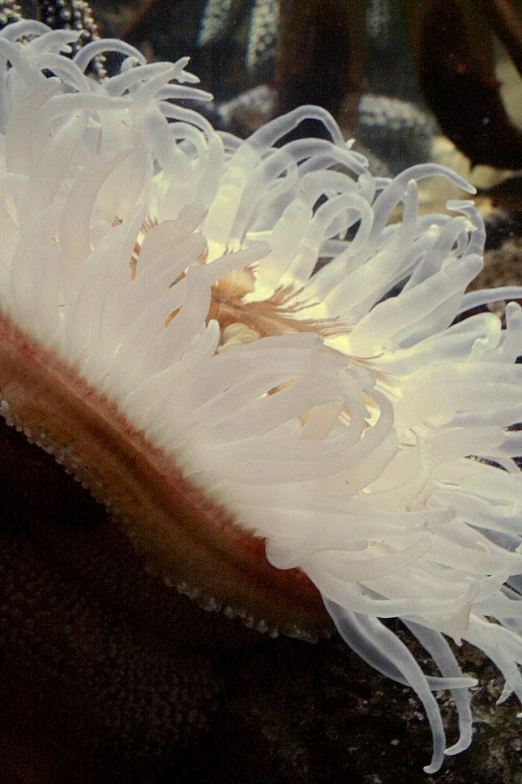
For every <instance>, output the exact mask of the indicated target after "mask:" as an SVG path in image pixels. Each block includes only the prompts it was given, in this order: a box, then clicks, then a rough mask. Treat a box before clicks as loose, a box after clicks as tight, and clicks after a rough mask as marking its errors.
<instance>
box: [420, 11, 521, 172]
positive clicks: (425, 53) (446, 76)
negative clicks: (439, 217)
mask: <svg viewBox="0 0 522 784" xmlns="http://www.w3.org/2000/svg"><path fill="white" fill-rule="evenodd" d="M412 2H413V0H412ZM410 5H411V3H410ZM419 5H420V9H421V10H419V11H418V12H417V13H418V15H419V18H417V17H415V20H416V24H413V23H412V24H411V25H410V30H411V31H412V32H415V31H417V35H418V39H417V40H416V44H414V51H415V52H416V54H417V65H418V70H419V76H420V80H421V85H422V89H423V92H424V96H425V98H426V100H427V102H428V104H429V106H430V109H431V110H432V111H433V112H434V114H435V116H436V118H437V120H438V122H439V124H440V126H441V128H442V130H443V132H444V133H445V134H446V136H448V138H450V139H451V141H453V142H454V144H456V146H457V147H458V148H459V149H460V150H461V151H462V152H463V153H464V154H465V155H467V156H468V158H469V159H470V161H471V163H472V165H475V164H487V165H489V166H495V167H498V168H504V169H519V168H522V133H521V132H520V130H519V129H518V128H517V127H516V126H515V125H514V124H513V123H512V122H511V120H510V119H509V117H508V115H507V113H506V111H505V109H504V105H503V103H502V99H501V95H500V90H499V84H498V82H497V80H496V78H495V75H494V71H493V61H492V57H491V54H490V52H491V41H490V40H489V38H488V35H487V27H486V28H484V25H485V19H484V17H483V16H482V14H481V13H480V9H479V8H478V7H477V6H476V4H472V6H471V10H470V4H469V2H468V1H467V0H435V2H433V0H432V2H423V3H421V4H419ZM421 14H422V15H421ZM420 15H421V16H420Z"/></svg>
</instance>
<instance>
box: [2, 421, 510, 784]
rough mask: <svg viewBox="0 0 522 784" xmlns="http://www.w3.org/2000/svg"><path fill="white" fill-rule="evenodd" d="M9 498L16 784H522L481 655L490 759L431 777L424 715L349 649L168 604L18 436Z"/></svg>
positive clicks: (11, 743)
mask: <svg viewBox="0 0 522 784" xmlns="http://www.w3.org/2000/svg"><path fill="white" fill-rule="evenodd" d="M0 484H1V487H0V492H1V498H2V523H1V539H0V579H1V592H2V598H1V602H0V607H1V609H0V629H1V639H2V646H1V660H0V662H1V663H0V677H1V682H0V731H1V734H2V737H1V741H2V742H1V746H0V748H1V749H2V751H1V752H0V754H1V761H0V781H2V782H4V781H5V782H9V784H16V783H17V782H20V783H22V782H38V783H39V784H40V782H42V784H46V783H47V782H50V784H55V783H56V782H60V784H61V782H64V784H65V782H71V784H74V782H92V781H107V782H117V781H128V782H144V783H145V782H150V784H152V783H153V782H167V781H168V782H171V781H173V780H175V781H178V782H188V781H197V782H201V783H202V784H204V783H207V784H212V783H217V782H228V781H235V782H245V783H246V782H252V783H253V784H268V782H296V783H298V784H301V782H302V784H312V782H325V783H327V782H328V783H330V784H332V783H334V782H344V781H349V782H361V784H378V783H379V782H384V783H385V784H387V783H388V782H390V784H391V783H392V782H397V781H406V780H408V781H411V782H428V784H429V782H431V781H435V780H436V781H438V782H440V784H450V783H454V784H472V783H473V782H475V783H476V784H482V783H484V784H486V782H488V784H501V782H502V783H503V782H506V781H510V782H522V773H521V771H522V767H521V751H522V742H521V740H520V729H519V723H518V721H517V719H516V718H515V714H516V708H515V704H514V702H513V701H512V700H511V701H510V702H509V703H508V705H506V706H501V707H497V706H495V705H494V701H495V698H496V697H497V696H498V693H499V685H500V684H499V681H498V679H497V678H496V673H495V671H494V669H493V668H492V667H491V666H490V665H489V664H487V663H484V662H483V661H482V659H481V657H480V656H478V655H474V654H473V652H472V651H471V650H470V649H466V650H465V651H464V652H463V653H464V664H465V669H466V671H468V672H470V673H477V674H478V675H479V677H480V678H481V683H482V684H483V685H482V687H481V688H480V689H478V693H477V695H476V698H475V700H474V706H475V715H476V717H477V722H476V726H475V730H476V731H475V741H474V744H473V746H472V748H471V750H470V751H468V752H466V753H464V754H462V755H460V756H459V757H457V758H453V759H450V760H448V762H447V763H446V765H445V767H444V769H443V771H442V772H441V773H440V774H439V775H438V776H437V777H433V778H432V777H427V776H426V775H425V774H424V773H423V772H422V766H423V765H424V764H427V763H428V762H429V758H430V753H431V736H430V732H429V728H428V726H427V722H426V719H425V718H424V715H423V712H422V710H421V709H420V707H419V703H418V701H417V700H416V699H415V698H414V696H413V695H412V693H411V692H410V691H409V690H408V689H404V688H402V687H400V686H397V685H395V684H393V683H391V682H390V681H386V680H384V679H383V678H381V677H380V676H378V675H377V674H376V673H374V672H373V671H372V670H370V669H369V668H368V667H366V666H365V665H364V664H363V663H362V662H361V661H360V660H359V659H358V658H357V657H356V656H354V655H353V654H351V653H350V652H349V651H348V650H347V649H346V647H345V646H344V645H343V644H342V643H341V641H340V640H339V639H337V638H334V639H332V640H330V641H326V642H322V643H320V644H318V645H313V646H312V645H307V644H305V643H300V642H297V641H293V640H288V639H280V640H269V639H266V638H264V637H263V636H262V635H260V634H258V633H257V632H250V631H248V630H245V629H242V628H241V627H240V626H239V625H238V624H237V623H235V622H232V621H229V620H227V619H225V618H223V617H222V616H219V615H216V614H211V613H206V612H204V611H202V610H200V609H199V608H198V607H197V606H196V605H194V604H193V603H191V602H190V601H189V600H187V599H185V598H184V597H178V596H177V595H174V594H173V592H172V591H168V590H166V589H164V588H163V585H162V583H161V582H160V581H159V580H158V579H156V578H154V577H152V576H149V575H146V574H145V573H144V571H143V564H142V563H141V562H140V559H139V558H137V557H136V556H135V555H134V553H133V552H132V550H131V549H130V548H129V547H128V546H127V544H126V543H125V541H124V540H123V539H121V538H120V536H119V534H118V532H117V531H116V530H115V529H113V528H112V527H111V525H110V524H109V523H108V522H107V520H106V518H105V514H104V512H103V511H102V510H101V509H100V508H99V507H97V506H96V505H95V504H94V503H93V502H92V501H91V499H90V498H89V496H88V494H87V493H86V492H85V491H84V490H83V489H82V488H81V487H79V486H78V485H77V484H76V483H75V482H73V481H72V480H71V479H70V477H67V476H66V475H65V474H63V472H62V470H61V469H60V468H59V467H58V466H56V465H55V464H54V463H53V461H52V460H50V459H49V458H48V456H47V455H45V454H44V453H43V452H40V450H37V449H35V448H34V447H31V446H29V445H28V444H26V443H25V441H24V439H23V437H21V436H20V435H19V434H17V433H15V432H13V431H12V430H9V429H8V428H6V427H5V426H3V425H2V427H1V428H0ZM416 653H417V654H419V651H418V650H417V651H416ZM444 715H445V717H446V718H447V719H448V721H449V722H450V725H451V726H453V722H454V720H455V719H454V716H453V715H452V710H451V706H450V705H449V703H448V706H447V708H445V711H444ZM454 734H455V733H454V731H453V730H451V729H450V731H449V736H450V739H451V738H452V737H454Z"/></svg>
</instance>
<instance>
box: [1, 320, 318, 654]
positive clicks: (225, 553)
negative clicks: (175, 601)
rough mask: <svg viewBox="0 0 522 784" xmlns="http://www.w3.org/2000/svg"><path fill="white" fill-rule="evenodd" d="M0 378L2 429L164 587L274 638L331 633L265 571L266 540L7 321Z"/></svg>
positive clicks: (301, 595)
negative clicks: (130, 547) (99, 517)
mask: <svg viewBox="0 0 522 784" xmlns="http://www.w3.org/2000/svg"><path fill="white" fill-rule="evenodd" d="M0 378H1V388H0V397H1V398H2V401H1V404H0V405H1V408H0V413H1V414H2V416H3V417H4V418H5V420H6V421H7V423H8V424H9V425H12V426H15V427H16V428H17V429H19V430H22V431H23V432H24V434H25V436H26V437H27V438H28V440H29V441H31V442H34V443H36V444H37V445H39V446H40V447H42V448H43V449H45V450H46V451H47V452H49V453H51V454H53V455H54V457H55V459H56V460H57V462H59V463H62V464H63V465H64V467H65V468H66V470H67V471H68V472H69V473H72V474H74V475H75V477H76V478H77V479H78V480H79V481H81V482H82V483H83V485H84V487H86V488H88V489H89V490H90V492H91V493H92V495H93V496H94V497H95V498H96V499H97V500H98V501H99V502H100V503H102V504H104V505H105V506H106V507H107V508H108V510H109V512H110V514H111V516H113V517H114V518H115V520H116V521H117V522H118V523H119V524H120V525H122V526H123V527H124V529H125V530H126V531H127V533H128V535H129V537H130V538H131V540H132V542H133V544H134V545H135V547H136V548H137V549H138V551H140V552H142V553H144V554H145V555H146V557H147V559H148V561H149V563H150V565H151V566H152V567H153V568H155V569H156V570H158V571H160V572H161V573H162V574H163V576H164V579H165V581H166V582H167V584H169V585H173V586H176V587H177V588H178V590H180V591H181V592H183V593H186V594H188V595H189V596H192V597H193V598H196V599H198V601H199V602H200V604H202V606H204V607H205V608H206V609H213V610H221V609H222V610H223V611H224V612H225V614H226V615H228V616H230V617H234V616H236V615H237V616H240V617H242V618H243V619H244V622H245V623H246V624H247V625H249V626H255V627H256V628H258V629H259V630H260V631H266V632H269V633H271V634H272V635H275V634H277V633H278V632H279V631H280V630H281V631H283V632H285V633H287V634H289V635H291V636H298V637H302V638H304V639H310V640H313V639H317V637H318V636H324V635H326V634H328V630H329V629H330V627H331V624H330V622H329V619H328V616H327V614H326V612H325V610H324V606H323V604H322V601H321V597H320V594H319V592H318V591H317V589H316V588H315V586H313V584H312V583H311V582H310V580H309V579H308V578H307V577H306V576H305V575H304V574H303V573H302V572H301V571H300V570H299V569H290V570H287V571H285V572H281V571H280V570H278V569H276V568H275V567H273V566H271V565H270V563H269V562H268V561H267V559H266V556H265V552H264V548H265V542H264V540H263V539H262V538H260V537H258V536H255V535H254V534H253V533H251V532H250V531H248V530H246V529H245V528H244V527H243V526H241V525H238V522H237V520H236V519H235V518H234V516H233V514H232V513H231V512H230V510H229V509H227V508H226V506H224V505H223V504H219V503H218V502H217V501H216V500H215V499H214V498H212V496H211V495H209V494H206V493H205V492H204V491H202V490H201V488H200V487H197V486H195V485H193V484H192V483H191V482H190V480H187V479H186V478H184V477H183V473H182V471H181V470H180V469H179V468H178V467H177V466H176V465H175V462H174V461H173V459H172V458H171V457H170V456H168V455H166V454H165V453H164V452H163V451H162V450H160V449H158V448H157V447H154V446H153V445H152V444H151V443H150V442H149V441H148V440H147V438H146V436H145V435H144V434H143V432H139V431H137V430H136V429H135V428H134V427H133V426H132V425H131V424H130V423H129V421H128V420H127V418H126V417H125V416H124V415H122V414H121V413H120V412H118V410H117V407H116V405H115V404H114V403H113V402H111V401H110V400H108V398H107V397H106V396H104V395H101V394H100V393H99V392H97V391H96V390H95V389H94V388H93V387H92V386H90V385H89V384H88V383H87V382H86V381H85V380H83V379H81V378H80V377H78V375H77V373H76V372H75V371H74V370H73V369H71V368H70V367H68V366H67V365H66V364H64V363H63V362H62V361H61V360H60V359H59V358H58V357H57V356H56V355H55V354H54V353H53V352H52V351H51V350H49V349H44V348H42V347H41V346H39V345H38V344H36V343H35V342H34V340H32V339H31V338H30V337H28V336H27V335H25V334H24V333H23V332H21V331H20V330H19V329H18V328H17V327H15V326H14V325H13V324H12V323H11V321H10V320H9V319H8V318H7V317H5V316H2V317H0Z"/></svg>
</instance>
